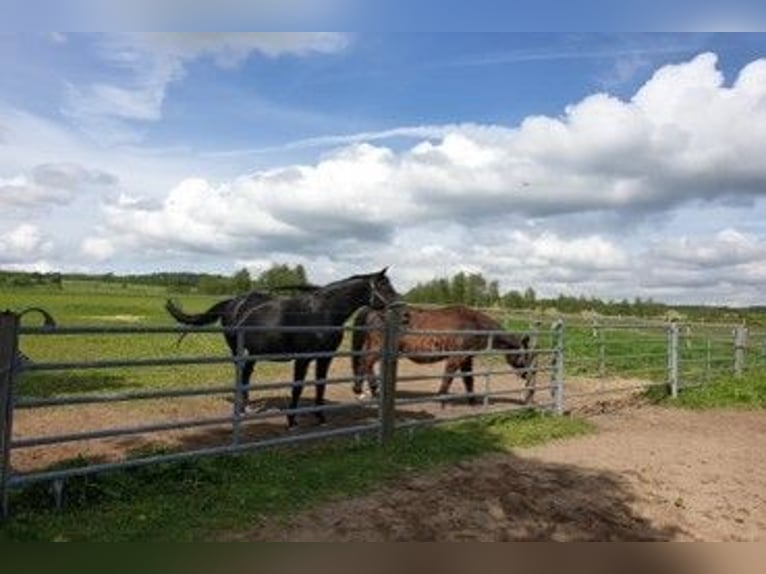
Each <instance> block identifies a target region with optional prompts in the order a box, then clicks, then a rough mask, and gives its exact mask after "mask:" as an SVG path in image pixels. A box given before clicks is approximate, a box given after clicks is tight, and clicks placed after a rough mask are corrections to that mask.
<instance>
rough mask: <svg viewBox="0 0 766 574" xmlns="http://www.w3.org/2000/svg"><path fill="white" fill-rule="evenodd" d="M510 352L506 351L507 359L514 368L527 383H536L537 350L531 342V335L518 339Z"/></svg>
mask: <svg viewBox="0 0 766 574" xmlns="http://www.w3.org/2000/svg"><path fill="white" fill-rule="evenodd" d="M514 347H515V348H512V349H511V350H510V352H508V353H506V355H505V360H506V361H507V363H508V364H509V365H510V366H511V367H513V368H514V370H515V371H516V372H517V373H518V374H519V376H520V377H521V378H522V379H524V381H525V382H526V383H527V385H528V386H529V385H534V382H535V375H536V373H537V368H536V363H537V352H536V351H535V349H534V347H533V346H532V344H531V339H530V337H529V335H524V336H523V337H521V339H519V340H518V344H517V345H514Z"/></svg>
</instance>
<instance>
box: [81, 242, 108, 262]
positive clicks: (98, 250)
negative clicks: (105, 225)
mask: <svg viewBox="0 0 766 574" xmlns="http://www.w3.org/2000/svg"><path fill="white" fill-rule="evenodd" d="M80 251H81V252H82V254H83V255H85V256H86V257H88V258H89V259H94V260H96V261H106V260H107V259H109V258H110V257H112V255H114V253H115V251H116V250H115V247H114V245H113V244H112V242H111V241H110V240H109V239H105V238H103V237H86V238H85V239H83V241H82V244H81V245H80Z"/></svg>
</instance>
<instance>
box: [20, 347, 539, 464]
mask: <svg viewBox="0 0 766 574" xmlns="http://www.w3.org/2000/svg"><path fill="white" fill-rule="evenodd" d="M183 368H188V367H183ZM442 368H443V365H440V364H435V365H414V364H413V363H411V362H409V361H402V363H401V364H400V367H399V373H400V376H402V377H412V376H427V377H434V378H430V379H423V380H414V381H410V380H408V381H403V382H402V383H401V384H400V385H399V388H398V389H397V396H398V398H400V399H403V400H409V401H421V400H422V401H424V402H410V403H409V404H406V405H402V406H400V407H398V408H397V420H398V421H412V420H430V419H435V418H449V417H459V416H464V415H467V414H473V413H476V412H481V411H482V410H485V411H486V412H496V411H501V410H505V409H508V408H513V407H519V406H522V405H521V397H522V392H523V382H522V381H521V379H519V378H518V377H516V376H515V375H512V374H510V373H509V374H503V375H499V376H498V375H495V376H494V377H493V379H492V381H491V388H490V390H492V391H498V390H499V391H513V392H512V393H511V394H510V395H508V396H501V397H493V398H492V400H491V404H489V405H488V406H486V407H484V406H482V405H479V406H470V405H468V404H467V401H466V400H465V399H459V400H457V397H455V399H456V400H455V401H448V402H444V403H440V402H434V401H433V399H434V394H435V391H436V389H437V388H438V387H439V382H440V381H439V380H438V376H439V375H440V374H441V369H442ZM477 371H478V368H477ZM349 373H350V366H349V364H348V361H347V360H336V361H335V362H334V363H333V366H332V370H331V372H330V378H331V379H333V378H335V379H343V378H345V377H348V376H349ZM256 374H257V373H256ZM288 377H289V369H288V368H285V372H284V375H283V378H282V379H281V380H286V379H287V378H288ZM484 381H485V380H484V378H482V377H477V382H476V390H477V391H482V390H483V389H484ZM462 389H463V385H462V381H460V380H456V381H454V383H453V386H452V392H453V393H459V392H462ZM110 390H111V391H114V389H110ZM133 390H135V389H133ZM288 395H289V389H284V390H270V391H267V392H263V391H260V390H259V389H258V388H257V386H256V387H255V388H254V389H253V390H252V391H251V395H250V399H251V405H252V406H253V408H254V409H255V410H256V411H259V412H261V413H263V414H270V415H271V416H270V418H268V419H262V420H257V421H250V422H248V423H246V424H245V425H244V426H243V429H242V433H243V434H242V438H243V439H244V440H251V441H254V440H262V439H267V438H275V437H283V436H285V434H286V428H285V426H286V425H285V422H286V421H285V416H284V415H283V414H280V413H279V410H280V409H284V408H287V405H288V402H289V400H288ZM313 398H314V389H313V387H312V386H310V385H307V386H306V388H305V389H304V392H303V398H302V402H301V406H312V404H313ZM538 398H539V400H540V401H542V402H544V401H549V400H550V398H549V394H548V391H540V392H539V393H538ZM326 399H327V403H328V404H330V405H340V404H343V403H346V404H348V403H351V404H352V408H350V409H347V410H342V411H336V412H330V413H328V414H327V419H328V424H327V425H326V428H327V429H334V428H340V427H347V426H352V425H360V424H368V423H373V422H375V421H376V420H377V406H375V405H369V406H367V407H360V406H357V405H356V403H357V401H356V399H355V397H354V395H353V393H352V392H351V383H350V382H344V383H340V384H335V385H329V386H328V387H327V394H326ZM232 409H233V404H232V399H231V395H226V396H224V395H215V396H207V397H186V398H177V399H161V400H141V401H131V402H117V403H101V404H84V405H76V406H56V407H41V408H35V409H19V410H17V411H16V412H15V414H14V429H13V430H14V433H13V434H14V439H16V440H19V439H28V438H30V437H34V438H37V437H46V436H53V435H61V434H66V433H79V432H90V431H100V430H104V429H114V428H126V427H135V426H139V425H161V424H167V423H173V422H180V421H188V420H194V419H208V418H223V419H227V418H229V419H230V417H231V415H232ZM315 430H316V420H315V417H314V416H313V415H311V414H306V415H301V416H300V417H299V428H298V430H297V431H293V432H296V433H301V432H305V433H308V432H312V431H315ZM231 440H232V426H231V423H229V422H227V423H224V424H221V425H217V426H205V427H198V428H193V429H188V430H168V431H162V432H153V433H151V434H130V435H125V436H122V437H115V438H105V439H96V440H87V441H74V442H65V443H59V444H55V445H46V446H40V447H29V448H23V449H17V450H14V451H13V452H12V453H11V464H12V466H13V468H14V469H15V470H16V471H18V472H27V471H31V470H37V469H41V468H44V467H47V466H49V465H52V464H55V463H59V462H61V461H65V460H69V459H74V458H80V459H84V460H87V461H89V462H106V461H115V460H120V459H122V458H125V457H126V456H130V455H131V454H133V453H135V452H146V451H148V450H149V449H153V448H172V449H186V450H191V449H198V448H204V447H210V446H218V445H225V444H229V443H230V442H231Z"/></svg>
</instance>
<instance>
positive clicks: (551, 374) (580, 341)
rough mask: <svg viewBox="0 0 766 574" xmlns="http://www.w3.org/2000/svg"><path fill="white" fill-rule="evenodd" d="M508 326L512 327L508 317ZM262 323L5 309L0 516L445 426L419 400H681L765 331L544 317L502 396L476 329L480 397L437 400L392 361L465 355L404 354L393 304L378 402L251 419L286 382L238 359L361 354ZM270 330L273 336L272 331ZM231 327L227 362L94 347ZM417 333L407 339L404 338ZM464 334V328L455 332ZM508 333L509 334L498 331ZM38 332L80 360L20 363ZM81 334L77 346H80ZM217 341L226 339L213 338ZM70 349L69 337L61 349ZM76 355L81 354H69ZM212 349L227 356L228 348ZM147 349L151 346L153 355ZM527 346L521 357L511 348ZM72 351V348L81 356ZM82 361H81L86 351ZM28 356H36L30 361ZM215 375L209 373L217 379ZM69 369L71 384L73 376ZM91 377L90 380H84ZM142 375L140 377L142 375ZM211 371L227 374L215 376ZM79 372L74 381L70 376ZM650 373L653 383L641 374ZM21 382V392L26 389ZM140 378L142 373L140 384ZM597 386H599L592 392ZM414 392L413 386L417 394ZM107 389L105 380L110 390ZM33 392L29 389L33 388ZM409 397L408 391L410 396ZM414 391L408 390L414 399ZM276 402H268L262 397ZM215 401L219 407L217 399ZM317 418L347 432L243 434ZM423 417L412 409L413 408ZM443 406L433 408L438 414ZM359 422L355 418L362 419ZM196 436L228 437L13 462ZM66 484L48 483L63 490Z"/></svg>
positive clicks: (754, 360)
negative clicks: (648, 394) (76, 487)
mask: <svg viewBox="0 0 766 574" xmlns="http://www.w3.org/2000/svg"><path fill="white" fill-rule="evenodd" d="M508 323H511V321H508ZM325 329H328V330H329V329H332V330H338V329H342V330H343V331H344V332H345V331H350V330H351V328H350V327H341V328H338V327H327V328H325V327H295V328H294V327H288V328H284V329H283V330H286V331H292V332H305V331H311V332H316V331H319V330H325ZM265 330H266V329H264V328H257V327H242V328H238V329H236V330H232V329H223V328H215V327H208V328H200V327H178V326H172V327H141V326H135V327H79V326H68V327H58V328H50V327H46V328H32V327H23V326H21V325H20V324H19V317H18V316H17V315H16V314H14V313H12V312H9V311H7V312H3V313H0V504H1V505H2V508H1V509H0V511H1V513H2V516H6V515H7V513H8V510H9V491H10V489H12V488H14V487H19V486H22V485H27V484H30V483H33V482H39V481H63V480H65V479H67V478H71V477H75V476H82V475H87V474H91V473H97V472H103V471H107V470H114V469H118V468H130V467H135V466H140V465H147V464H154V463H157V462H169V461H176V460H185V459H189V458H193V457H201V456H210V455H221V454H229V453H240V452H244V451H248V450H259V449H263V448H271V447H276V446H281V445H286V444H298V443H305V442H307V441H312V440H319V439H325V438H329V437H338V436H360V435H362V434H375V433H377V435H378V438H379V440H380V441H381V442H386V441H388V440H390V438H391V436H392V435H393V433H394V432H395V431H396V430H397V429H403V428H407V429H410V428H414V427H417V426H422V425H430V424H434V423H438V422H441V421H442V420H445V417H443V416H441V415H437V414H433V413H431V414H429V416H414V414H413V413H416V411H414V410H413V409H415V408H418V407H420V406H424V405H429V404H430V405H436V406H437V407H438V408H442V407H445V406H446V405H454V404H455V403H458V402H464V401H470V402H472V403H473V402H476V401H479V402H480V404H479V406H480V407H483V408H478V409H476V410H469V411H459V412H458V411H455V413H454V414H453V415H451V416H448V417H446V418H448V419H449V420H455V419H459V418H464V417H466V416H476V415H477V414H481V413H483V412H486V409H487V408H489V407H490V406H492V407H493V408H495V409H497V410H502V411H505V410H513V409H520V408H529V407H530V406H534V407H536V408H540V409H546V410H550V411H552V412H556V413H562V412H564V411H565V409H566V408H567V401H568V400H574V399H582V398H583V397H590V396H598V395H601V394H604V393H606V392H609V391H610V389H608V388H606V386H605V385H604V384H603V383H604V381H606V380H607V379H608V378H609V377H614V376H619V377H622V378H625V377H628V378H630V377H635V378H636V381H633V382H630V384H626V385H622V386H621V387H620V390H621V391H623V392H624V391H626V390H628V389H630V390H634V389H635V390H640V389H642V388H646V386H647V385H651V384H660V385H667V386H668V387H669V389H670V392H671V393H672V394H673V396H675V394H677V392H678V390H679V389H680V388H682V387H683V386H685V385H692V384H699V383H700V382H704V381H707V380H710V378H711V377H712V376H713V375H714V374H716V373H720V372H724V371H726V372H732V373H736V374H741V373H743V372H745V371H746V370H747V369H749V368H754V367H756V366H763V365H766V333H763V332H748V331H747V330H746V329H744V327H742V326H735V327H728V328H724V327H722V326H715V327H714V328H710V327H709V326H702V327H700V326H690V325H681V324H677V323H658V322H650V323H642V324H638V323H628V322H622V323H619V324H608V323H605V324H598V323H595V322H589V323H577V322H572V323H571V324H567V325H566V326H565V324H564V322H563V321H562V320H557V321H554V322H553V324H552V325H550V326H549V327H543V326H542V324H541V323H540V322H539V321H538V322H535V323H533V324H531V325H529V328H528V329H525V330H523V332H524V333H526V334H530V335H531V336H532V339H533V340H534V341H535V353H536V357H535V363H534V365H533V366H532V367H531V369H532V370H533V373H534V377H535V385H534V387H531V388H530V387H527V386H525V385H523V383H519V385H517V386H515V387H512V388H508V385H507V384H505V383H504V382H503V381H506V380H508V378H509V377H511V375H512V374H514V373H515V374H518V373H516V372H515V370H514V369H513V368H508V367H505V366H501V365H500V362H499V359H500V356H501V355H505V354H507V353H508V351H506V350H499V349H493V348H492V343H491V340H492V337H493V336H495V335H498V334H499V333H500V332H495V333H493V332H486V331H477V332H471V333H475V334H482V335H488V337H489V339H488V344H487V346H486V348H485V349H479V350H476V351H471V354H472V355H476V356H478V357H479V358H480V359H481V360H482V361H483V364H482V365H479V366H476V367H474V368H472V369H471V370H470V371H466V372H459V373H458V375H461V376H469V377H473V378H475V379H476V380H477V381H478V382H479V384H480V385H482V383H483V386H482V387H481V388H480V389H479V390H476V389H472V390H467V391H466V392H462V393H461V392H458V393H453V394H450V395H439V396H437V395H436V394H435V393H434V392H433V391H428V392H423V391H422V388H423V387H422V385H417V383H418V382H420V383H422V382H424V381H425V382H427V381H430V380H435V379H441V378H442V374H433V373H420V372H419V373H418V374H412V373H411V372H407V373H401V369H399V366H400V365H399V363H400V360H404V359H413V358H420V359H424V358H433V359H436V358H438V357H449V356H459V355H461V354H465V352H456V351H440V352H432V353H423V352H419V353H403V352H401V351H400V350H399V347H398V341H399V338H400V337H401V336H402V335H403V334H405V333H407V332H408V331H407V327H406V325H403V324H402V309H401V307H400V306H398V305H392V306H390V307H389V308H388V310H387V313H386V321H385V324H384V327H383V332H384V348H383V350H382V357H381V362H380V373H379V379H380V380H381V396H380V397H379V399H378V400H362V401H356V400H350V401H341V402H339V403H337V404H325V405H314V406H299V407H298V408H295V409H287V408H277V409H268V408H267V409H265V410H262V411H257V412H241V410H242V409H241V408H240V407H242V406H243V402H242V401H243V397H244V393H245V392H246V391H249V392H251V393H252V392H256V393H260V395H259V396H261V397H263V396H266V395H267V394H268V393H269V392H273V391H279V390H285V389H289V388H291V387H292V386H293V384H294V383H293V381H292V380H285V378H284V377H282V378H281V380H280V379H279V378H277V380H276V381H274V380H270V381H259V382H257V383H254V384H251V385H245V384H244V380H243V365H244V364H245V362H246V361H251V360H255V361H256V363H258V364H260V363H261V362H262V361H268V362H271V361H279V362H286V361H293V360H295V359H308V358H316V357H317V356H322V357H330V356H332V357H333V358H341V359H351V358H353V357H358V356H359V355H361V354H363V353H362V352H354V351H348V350H345V349H340V350H338V351H336V352H333V353H293V354H289V355H286V354H274V353H271V354H265V355H249V354H247V351H246V350H245V349H244V346H243V344H242V339H243V337H242V334H243V333H244V332H252V331H255V332H258V331H265ZM269 330H270V331H274V329H273V328H271V329H269ZM232 332H234V333H236V336H237V339H238V341H239V344H238V345H237V352H236V353H234V354H233V355H229V356H224V355H222V354H221V352H220V351H219V352H218V354H216V355H210V354H206V355H199V354H197V355H189V356H183V357H171V356H151V357H119V358H117V357H115V358H101V357H100V356H99V353H100V347H99V345H98V340H92V338H93V336H96V337H104V336H112V335H116V336H119V337H124V338H125V341H126V342H127V344H128V345H129V344H130V343H131V341H135V340H137V338H140V337H146V336H160V337H161V336H174V337H179V336H184V335H188V334H192V333H196V334H218V335H221V334H224V333H228V334H231V333H232ZM411 333H415V332H414V331H412V332H411ZM417 333H420V334H430V335H433V336H437V337H438V336H440V335H446V334H450V333H454V332H450V331H429V332H421V331H418V332H417ZM461 333H462V334H465V333H466V332H461ZM502 333H503V334H505V333H507V331H502ZM36 337H45V339H44V341H45V342H46V344H47V343H48V342H50V341H51V340H54V339H56V340H62V339H65V340H69V339H77V338H78V337H81V338H83V337H84V338H88V339H87V341H88V352H87V353H86V352H84V351H83V352H82V354H81V355H80V354H75V352H72V353H71V354H69V353H68V354H67V356H66V360H54V359H58V357H44V358H43V359H42V360H40V361H39V362H36V361H34V360H31V361H29V360H27V361H23V362H22V361H19V359H18V357H19V353H20V349H19V341H20V340H22V342H24V343H25V344H26V341H27V340H31V339H34V338H36ZM83 340H85V339H83ZM218 343H219V344H220V341H219V342H218ZM68 344H71V345H74V344H72V343H68ZM74 348H76V349H79V348H78V347H76V346H75V347H74ZM220 348H223V347H222V346H221V347H220ZM152 351H157V350H156V349H152ZM514 352H523V351H510V353H511V354H512V353H514ZM77 353H79V350H78V351H77ZM83 355H84V356H83ZM33 358H34V357H33ZM226 365H231V369H232V370H231V371H230V373H229V374H228V375H225V376H226V378H228V379H229V380H228V382H225V383H223V382H220V379H218V381H219V382H214V383H212V384H211V383H209V382H206V383H205V385H204V386H199V384H198V381H197V379H196V378H194V379H192V378H190V380H189V381H184V383H183V384H182V385H181V386H180V387H174V388H164V387H160V388H148V389H137V390H136V389H125V388H123V385H125V386H127V385H128V384H129V383H124V382H123V379H122V378H121V377H123V376H126V377H127V375H126V373H127V374H129V375H130V376H131V377H132V378H131V381H133V380H134V379H135V380H139V379H141V377H144V376H145V375H142V374H141V373H142V372H146V371H151V370H152V369H173V371H174V372H178V371H181V370H182V369H184V368H185V367H189V369H186V370H183V372H184V373H186V372H189V373H192V372H194V369H200V368H209V369H220V368H222V367H223V366H226ZM87 372H90V373H92V377H93V378H94V379H95V380H97V381H100V382H103V381H108V380H110V379H109V376H110V375H107V374H105V373H107V372H108V373H115V372H116V373H119V374H120V376H119V377H117V376H115V375H114V374H112V375H111V376H112V377H114V378H115V379H116V380H117V382H115V383H114V386H115V387H116V388H117V389H116V391H115V392H107V393H105V392H103V388H102V387H103V386H104V385H102V386H99V385H96V386H97V387H98V388H97V389H95V391H94V389H93V388H91V387H88V385H84V384H83V381H91V380H92V379H89V378H86V375H84V374H83V373H87ZM211 372H212V371H211ZM72 373H76V374H77V376H74V377H73V379H72V380H71V381H70V382H67V379H66V378H65V377H66V375H67V374H69V375H71V374H72ZM52 376H56V377H59V376H61V377H64V378H62V379H61V380H58V379H57V380H56V385H57V387H56V388H55V389H54V390H53V391H51V390H50V389H49V390H48V391H46V392H35V390H34V385H33V383H35V381H36V379H35V377H37V378H39V377H52ZM88 376H91V375H88ZM146 376H148V375H146ZM215 376H216V377H220V376H222V374H221V373H220V372H218V371H216V375H215ZM78 377H79V378H78ZM578 377H579V378H580V379H588V378H592V379H594V380H595V381H596V384H595V385H590V386H582V385H580V386H577V385H574V386H570V384H572V383H573V382H576V381H577V380H579V379H578ZM646 377H648V380H647V379H646ZM27 379H29V385H27ZM141 380H143V379H141ZM354 380H355V377H354V376H347V377H340V376H335V377H328V378H327V379H325V380H322V381H306V382H305V384H306V385H308V386H310V385H316V384H323V385H329V386H333V385H335V386H337V385H344V384H347V385H350V384H351V383H352V382H353V381H354ZM599 381H600V382H601V384H599ZM412 385H414V386H412ZM106 386H108V385H106ZM29 389H31V391H30V390H29ZM413 389H414V391H413ZM530 391H533V392H544V394H543V395H540V396H542V397H543V399H542V400H540V399H539V398H538V402H536V403H534V404H533V405H529V404H527V399H528V398H531V396H532V395H531V394H530ZM413 392H415V394H413ZM227 396H228V397H229V398H230V399H231V403H232V404H231V407H230V412H228V413H226V412H218V411H216V412H214V413H205V412H203V413H196V414H197V416H191V417H189V416H187V417H181V418H177V419H172V420H169V419H165V420H155V421H151V422H148V423H141V422H140V421H134V422H135V424H127V425H123V424H116V425H109V426H108V427H107V428H78V429H77V431H76V432H72V431H71V429H70V430H69V431H66V432H64V431H62V432H52V433H50V434H39V433H30V432H26V433H25V434H24V435H23V436H19V435H18V432H17V428H18V425H16V424H15V422H14V414H16V415H17V417H19V418H20V419H23V420H31V418H32V417H39V416H42V415H43V414H45V413H47V412H49V411H50V410H51V409H58V408H62V407H65V408H69V409H71V413H69V414H70V416H72V417H77V416H78V413H79V412H81V409H84V408H88V407H95V406H98V405H109V404H112V403H126V404H128V405H133V404H134V403H138V402H140V401H156V400H165V401H180V400H183V399H206V398H209V399H211V400H214V399H215V397H227ZM269 396H270V395H269ZM216 404H217V405H218V406H219V407H220V406H221V405H220V404H218V403H216ZM318 412H322V413H336V414H342V413H350V412H353V413H356V415H357V416H356V418H353V417H349V418H351V420H350V422H348V424H345V425H343V426H339V427H337V428H327V427H318V428H317V427H311V428H309V429H307V430H301V431H299V432H293V433H288V432H287V431H282V434H281V435H280V436H273V433H272V435H258V434H255V435H254V434H252V433H249V432H248V429H250V428H251V425H253V424H256V423H257V424H261V423H264V422H273V421H274V419H279V418H282V419H283V418H284V417H286V416H287V415H293V414H294V415H308V414H316V413H318ZM417 412H420V411H417ZM437 412H439V411H437ZM360 418H361V420H360ZM194 429H217V430H219V431H222V432H223V433H224V434H228V435H229V437H228V440H227V441H226V442H225V443H223V444H217V445H214V446H203V447H197V448H191V449H188V450H183V451H178V452H171V453H163V454H149V455H143V456H138V457H134V458H121V459H119V460H114V461H107V462H99V463H96V464H88V465H86V466H81V467H76V468H61V469H50V468H47V469H36V468H33V469H25V470H19V469H17V468H16V467H15V466H14V464H13V463H14V455H15V454H18V453H19V452H21V451H24V450H25V449H44V448H50V447H53V446H55V445H62V444H65V443H79V442H84V441H98V440H104V439H116V438H120V437H122V438H127V437H133V436H136V435H142V436H144V435H151V436H154V435H156V434H157V433H167V432H175V431H192V430H194ZM59 491H60V488H56V489H54V492H59Z"/></svg>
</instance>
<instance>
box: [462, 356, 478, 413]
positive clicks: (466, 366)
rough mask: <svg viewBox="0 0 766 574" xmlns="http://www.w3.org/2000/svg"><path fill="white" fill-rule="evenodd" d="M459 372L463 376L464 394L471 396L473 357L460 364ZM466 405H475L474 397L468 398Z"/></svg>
mask: <svg viewBox="0 0 766 574" xmlns="http://www.w3.org/2000/svg"><path fill="white" fill-rule="evenodd" d="M460 372H461V373H462V374H463V385H464V386H465V392H466V393H468V394H469V395H473V357H467V358H466V360H465V361H463V362H462V363H461V364H460ZM468 404H469V405H475V404H476V397H474V396H469V397H468Z"/></svg>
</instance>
